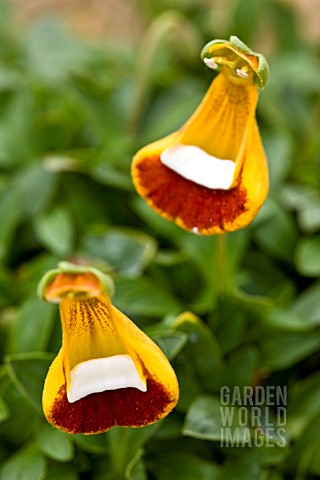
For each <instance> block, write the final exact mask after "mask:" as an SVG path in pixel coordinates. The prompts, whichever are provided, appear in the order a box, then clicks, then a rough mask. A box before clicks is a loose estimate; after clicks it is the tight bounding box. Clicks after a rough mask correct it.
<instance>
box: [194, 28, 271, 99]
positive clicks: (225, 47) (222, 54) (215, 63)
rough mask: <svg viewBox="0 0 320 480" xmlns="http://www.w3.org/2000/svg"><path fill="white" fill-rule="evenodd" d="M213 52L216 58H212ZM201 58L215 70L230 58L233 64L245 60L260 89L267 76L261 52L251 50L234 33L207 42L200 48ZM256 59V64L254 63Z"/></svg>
mask: <svg viewBox="0 0 320 480" xmlns="http://www.w3.org/2000/svg"><path fill="white" fill-rule="evenodd" d="M214 53H217V56H218V57H219V59H218V60H217V59H215V58H214V57H215V55H214ZM201 58H202V60H203V62H204V63H205V64H206V65H207V66H208V67H209V68H212V69H213V70H217V71H219V69H220V68H221V65H222V64H223V63H226V60H228V59H230V58H232V61H233V62H234V65H235V66H237V64H238V63H239V64H240V63H241V62H242V64H243V62H246V64H247V65H248V66H249V67H250V68H251V70H252V72H253V76H252V79H253V82H254V84H255V85H256V87H257V88H259V89H260V90H262V89H263V88H264V87H265V86H266V84H267V81H268V77H269V66H268V62H267V60H266V59H265V57H264V56H263V55H262V54H261V53H256V52H254V51H253V50H251V48H249V47H248V46H247V45H246V44H245V43H243V42H242V40H240V38H238V37H236V36H235V35H231V37H230V38H229V40H222V39H216V40H212V41H211V42H208V43H207V44H206V45H205V46H204V47H203V49H202V50H201ZM257 60H258V65H257V63H256V61H257ZM219 61H220V63H219Z"/></svg>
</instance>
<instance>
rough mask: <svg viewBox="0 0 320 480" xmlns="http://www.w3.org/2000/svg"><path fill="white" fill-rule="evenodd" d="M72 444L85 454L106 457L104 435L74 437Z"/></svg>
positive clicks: (106, 445) (106, 448)
mask: <svg viewBox="0 0 320 480" xmlns="http://www.w3.org/2000/svg"><path fill="white" fill-rule="evenodd" d="M74 442H75V444H76V445H78V446H79V447H80V448H82V449H83V450H84V451H85V452H88V453H94V454H97V455H106V454H107V453H108V451H109V446H108V443H107V438H106V435H105V434H100V435H81V434H79V435H75V436H74Z"/></svg>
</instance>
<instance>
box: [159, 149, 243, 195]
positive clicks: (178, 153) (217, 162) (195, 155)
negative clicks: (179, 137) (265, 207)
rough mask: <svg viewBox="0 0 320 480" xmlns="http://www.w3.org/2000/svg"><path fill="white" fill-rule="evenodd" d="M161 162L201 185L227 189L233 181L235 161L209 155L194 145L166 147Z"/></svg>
mask: <svg viewBox="0 0 320 480" xmlns="http://www.w3.org/2000/svg"><path fill="white" fill-rule="evenodd" d="M160 160H161V162H162V163H163V164H164V165H165V166H166V167H168V168H170V169H171V170H173V171H174V172H176V173H178V174H179V175H181V176H182V177H183V178H186V179H187V180H191V181H192V182H195V183H197V184H199V185H202V186H203V187H207V188H211V189H216V188H218V189H222V190H228V189H229V188H230V187H231V185H232V182H233V175H234V170H235V163H234V162H233V161H232V160H222V159H221V158H216V157H214V156H213V155H209V154H208V153H206V152H205V151H204V150H202V149H201V148H199V147H196V146H194V145H183V144H181V143H180V144H178V145H175V146H174V147H170V148H167V150H164V151H163V152H162V154H161V156H160Z"/></svg>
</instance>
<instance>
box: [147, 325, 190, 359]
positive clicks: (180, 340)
mask: <svg viewBox="0 0 320 480" xmlns="http://www.w3.org/2000/svg"><path fill="white" fill-rule="evenodd" d="M152 332H153V330H152V329H146V333H147V334H148V335H149V337H151V338H152V340H153V341H154V342H156V343H157V344H158V345H159V347H160V348H161V350H162V351H163V353H164V354H165V356H166V357H167V358H168V359H169V360H172V359H174V358H175V357H176V356H177V354H178V353H179V352H180V351H181V349H182V348H183V347H184V345H185V344H186V342H187V341H188V335H186V334H184V333H182V332H171V331H170V330H169V331H167V332H162V333H152Z"/></svg>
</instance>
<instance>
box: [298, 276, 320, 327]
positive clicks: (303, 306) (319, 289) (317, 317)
mask: <svg viewBox="0 0 320 480" xmlns="http://www.w3.org/2000/svg"><path fill="white" fill-rule="evenodd" d="M319 296H320V282H319V281H318V282H316V283H314V284H313V285H311V286H310V287H309V288H307V289H306V290H304V291H303V292H302V293H301V294H300V295H299V296H298V298H297V300H296V301H295V302H294V304H293V306H292V310H293V314H298V315H300V316H301V318H303V320H304V322H305V323H309V324H310V325H311V326H317V325H319V323H320V308H319Z"/></svg>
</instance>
